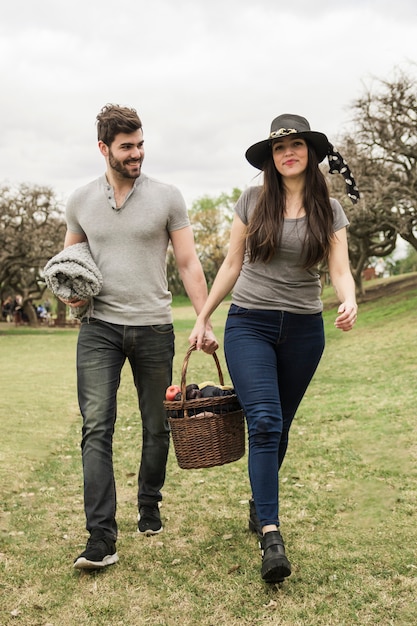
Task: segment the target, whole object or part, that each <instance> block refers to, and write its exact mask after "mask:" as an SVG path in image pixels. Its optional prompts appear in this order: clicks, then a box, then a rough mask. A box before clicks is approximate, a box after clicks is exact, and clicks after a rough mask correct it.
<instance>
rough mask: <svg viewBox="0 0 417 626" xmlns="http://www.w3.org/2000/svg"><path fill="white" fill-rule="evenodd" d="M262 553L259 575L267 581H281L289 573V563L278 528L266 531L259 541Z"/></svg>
mask: <svg viewBox="0 0 417 626" xmlns="http://www.w3.org/2000/svg"><path fill="white" fill-rule="evenodd" d="M259 546H260V548H261V554H262V569H261V576H262V578H263V579H264V581H265V582H267V583H282V581H283V580H284V578H287V576H290V575H291V564H290V562H289V560H288V559H287V557H286V556H285V547H284V540H283V538H282V536H281V533H280V532H279V530H272V531H270V532H268V533H266V534H265V535H264V536H263V537H262V540H261V541H260V543H259Z"/></svg>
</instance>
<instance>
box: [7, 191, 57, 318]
mask: <svg viewBox="0 0 417 626" xmlns="http://www.w3.org/2000/svg"><path fill="white" fill-rule="evenodd" d="M64 234H65V221H64V218H63V212H62V208H61V207H60V206H59V204H58V202H57V200H56V198H55V195H54V192H53V191H52V190H51V189H50V188H48V187H37V186H29V185H27V184H21V185H20V186H19V187H17V188H16V189H13V188H11V187H9V186H3V187H1V188H0V288H1V291H2V293H5V292H9V293H14V294H18V295H20V296H22V299H23V311H24V312H25V313H26V315H27V317H28V320H29V323H30V324H31V325H36V324H37V318H36V312H35V310H34V308H33V306H31V301H32V300H36V299H39V298H41V297H42V295H43V293H44V291H45V283H44V281H43V278H42V269H43V267H44V266H45V264H46V262H47V261H48V260H49V259H50V258H51V257H52V256H54V255H55V254H56V253H57V252H59V251H60V250H61V249H62V242H63V240H64Z"/></svg>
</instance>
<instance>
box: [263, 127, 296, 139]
mask: <svg viewBox="0 0 417 626" xmlns="http://www.w3.org/2000/svg"><path fill="white" fill-rule="evenodd" d="M294 133H298V130H296V129H295V128H280V129H279V130H273V131H272V133H271V134H270V135H269V138H270V139H275V137H283V136H285V135H292V134H294Z"/></svg>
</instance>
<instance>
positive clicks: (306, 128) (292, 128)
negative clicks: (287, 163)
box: [245, 113, 331, 170]
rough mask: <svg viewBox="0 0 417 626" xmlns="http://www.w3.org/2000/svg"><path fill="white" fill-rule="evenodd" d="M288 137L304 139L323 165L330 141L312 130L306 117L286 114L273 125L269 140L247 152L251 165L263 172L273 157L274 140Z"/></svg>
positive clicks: (275, 120)
mask: <svg viewBox="0 0 417 626" xmlns="http://www.w3.org/2000/svg"><path fill="white" fill-rule="evenodd" d="M288 135H299V136H300V137H303V138H304V139H305V140H306V141H307V143H308V144H310V145H311V147H312V148H313V149H314V151H315V153H316V154H317V159H318V162H319V163H321V161H323V159H324V158H325V157H326V156H327V154H328V152H329V148H331V146H330V144H329V140H328V139H327V137H326V135H325V134H324V133H319V132H316V131H314V130H311V129H310V124H309V123H308V121H307V120H306V118H305V117H301V115H293V114H291V113H285V114H284V115H279V116H278V117H276V118H275V119H274V120H273V121H272V123H271V132H270V134H269V137H268V139H264V140H263V141H258V143H255V144H253V146H251V147H250V148H248V149H247V150H246V154H245V156H246V158H247V160H248V161H249V163H250V164H251V165H253V166H254V167H256V168H258V170H263V169H264V166H265V161H266V160H267V158H268V157H269V156H271V145H272V141H273V140H274V139H279V138H280V137H287V136H288Z"/></svg>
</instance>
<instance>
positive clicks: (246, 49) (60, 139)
mask: <svg viewBox="0 0 417 626" xmlns="http://www.w3.org/2000/svg"><path fill="white" fill-rule="evenodd" d="M416 42H417V3H416V0H396V1H395V2H392V1H391V0H349V2H337V1H336V0H298V1H297V2H291V1H290V2H282V1H281V0H251V1H249V0H146V1H145V0H124V2H120V3H116V2H109V1H108V0H71V2H63V1H60V0H37V1H36V2H34V1H33V0H13V2H9V3H7V4H6V3H3V5H2V8H1V17H0V68H1V69H0V75H1V96H0V120H1V125H2V128H1V132H0V184H6V183H11V184H15V183H20V182H27V183H33V184H39V185H48V186H50V187H52V188H53V189H54V190H55V192H56V194H57V196H58V198H59V199H61V200H62V201H63V202H64V201H65V200H66V198H67V197H68V195H69V193H71V191H72V190H73V189H75V188H76V187H79V186H80V185H83V184H84V183H87V182H89V181H90V180H92V179H94V178H96V177H97V176H99V175H101V173H102V172H103V171H104V161H103V159H102V157H101V156H100V154H99V152H98V149H97V141H96V128H95V118H96V115H97V113H98V111H99V110H100V109H101V107H102V106H103V105H104V104H106V103H108V102H113V103H117V104H123V105H128V106H133V107H135V108H136V109H137V110H138V112H139V115H140V116H141V118H142V121H143V125H144V134H145V148H146V158H145V165H144V171H146V172H147V173H148V174H149V175H152V176H154V177H156V178H159V179H161V180H164V181H166V182H171V183H174V184H175V185H177V186H178V187H179V188H180V189H181V191H182V192H183V194H184V196H185V199H186V201H187V204H188V205H189V206H191V204H192V202H193V201H194V200H196V199H197V198H199V197H201V196H203V195H210V196H215V195H218V194H219V193H222V192H230V191H231V190H232V189H233V188H234V187H239V188H241V189H243V188H244V187H246V186H247V185H250V184H253V183H255V182H256V179H254V176H255V175H256V170H254V168H252V167H251V166H250V165H249V164H248V163H247V162H246V161H245V158H244V153H245V151H246V149H247V148H248V147H249V145H251V144H252V143H255V142H256V141H260V140H261V139H264V138H266V136H267V134H268V132H269V127H270V123H271V121H272V119H273V118H274V117H275V116H276V115H279V114H280V113H287V112H290V113H298V114H301V115H304V116H305V117H307V118H308V119H309V121H310V123H311V126H312V128H313V130H319V131H322V132H325V133H326V134H327V135H328V136H329V138H330V139H331V140H332V141H333V143H336V144H337V137H338V136H339V135H340V134H343V133H344V132H347V131H348V129H349V124H350V117H351V107H352V103H353V101H354V100H355V99H356V98H358V97H360V96H361V95H363V94H364V92H365V87H369V86H371V85H372V84H375V81H378V80H380V79H387V80H389V79H390V78H392V77H393V73H394V71H395V68H402V69H404V70H405V71H406V72H407V73H408V74H410V75H414V73H416V74H417V65H416V62H417V43H416Z"/></svg>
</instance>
